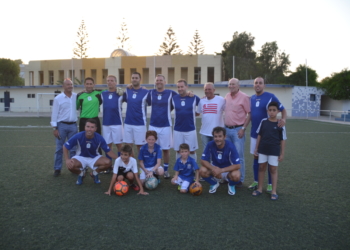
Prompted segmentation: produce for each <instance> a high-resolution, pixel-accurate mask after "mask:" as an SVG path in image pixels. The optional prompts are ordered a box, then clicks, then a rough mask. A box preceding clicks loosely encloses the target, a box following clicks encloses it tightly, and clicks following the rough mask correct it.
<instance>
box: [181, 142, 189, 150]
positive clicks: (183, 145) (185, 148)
mask: <svg viewBox="0 0 350 250" xmlns="http://www.w3.org/2000/svg"><path fill="white" fill-rule="evenodd" d="M181 149H182V150H188V151H190V146H189V145H188V144H187V143H182V144H180V150H181Z"/></svg>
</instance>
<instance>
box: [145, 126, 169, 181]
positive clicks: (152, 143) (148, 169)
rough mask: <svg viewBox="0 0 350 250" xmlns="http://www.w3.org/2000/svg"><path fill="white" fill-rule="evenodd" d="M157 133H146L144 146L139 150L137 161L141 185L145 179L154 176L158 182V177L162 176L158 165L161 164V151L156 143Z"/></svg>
mask: <svg viewBox="0 0 350 250" xmlns="http://www.w3.org/2000/svg"><path fill="white" fill-rule="evenodd" d="M156 141H157V132H156V131H152V130H149V131H147V132H146V142H147V143H146V144H145V145H143V146H142V147H141V149H140V153H139V160H140V162H139V163H140V167H141V174H140V179H141V182H142V184H143V183H144V182H145V179H146V177H147V178H149V177H152V176H155V177H156V178H157V179H158V180H159V177H158V176H159V175H163V174H164V169H163V167H162V166H161V165H160V164H161V162H162V149H161V147H160V146H159V145H158V144H157V143H156Z"/></svg>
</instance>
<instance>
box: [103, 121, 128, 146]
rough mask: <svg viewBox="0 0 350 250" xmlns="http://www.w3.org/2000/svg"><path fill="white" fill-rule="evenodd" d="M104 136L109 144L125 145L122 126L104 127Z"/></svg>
mask: <svg viewBox="0 0 350 250" xmlns="http://www.w3.org/2000/svg"><path fill="white" fill-rule="evenodd" d="M102 134H103V138H104V139H105V141H106V143H107V144H111V143H114V144H121V143H123V135H124V128H123V126H122V125H110V126H105V125H103V126H102Z"/></svg>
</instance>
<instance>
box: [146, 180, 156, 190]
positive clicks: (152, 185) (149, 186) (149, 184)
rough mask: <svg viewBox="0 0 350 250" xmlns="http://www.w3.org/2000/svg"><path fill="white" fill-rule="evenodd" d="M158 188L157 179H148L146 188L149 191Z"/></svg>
mask: <svg viewBox="0 0 350 250" xmlns="http://www.w3.org/2000/svg"><path fill="white" fill-rule="evenodd" d="M157 186H158V179H157V178H156V177H150V178H147V179H146V182H145V187H146V188H147V189H149V190H153V189H155V188H156V187H157Z"/></svg>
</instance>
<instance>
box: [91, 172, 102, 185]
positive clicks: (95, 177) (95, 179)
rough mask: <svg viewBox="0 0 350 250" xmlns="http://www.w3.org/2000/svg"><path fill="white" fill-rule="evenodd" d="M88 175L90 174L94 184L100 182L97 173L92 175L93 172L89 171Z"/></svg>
mask: <svg viewBox="0 0 350 250" xmlns="http://www.w3.org/2000/svg"><path fill="white" fill-rule="evenodd" d="M90 176H91V178H92V179H94V182H95V184H100V183H101V181H100V179H99V178H98V174H97V175H94V174H93V173H92V172H91V173H90Z"/></svg>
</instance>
